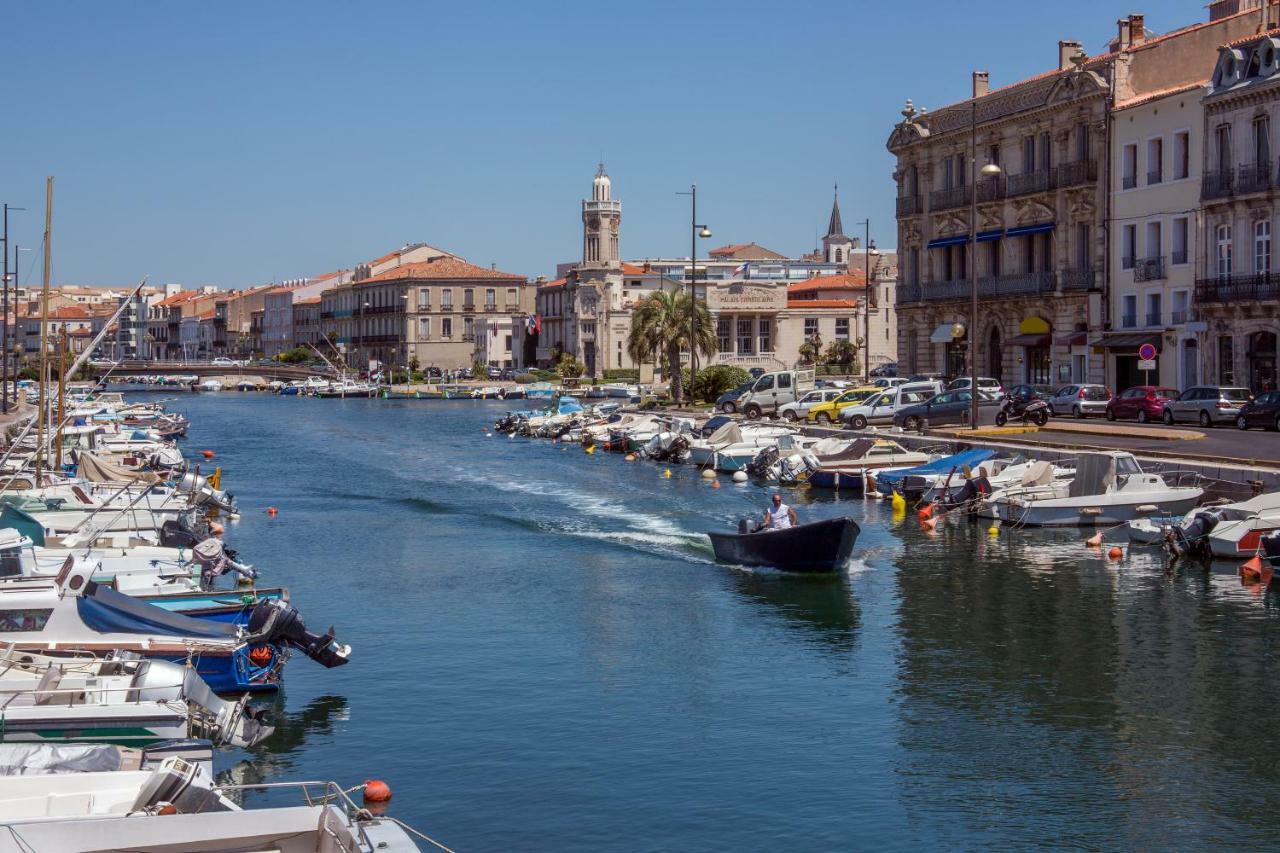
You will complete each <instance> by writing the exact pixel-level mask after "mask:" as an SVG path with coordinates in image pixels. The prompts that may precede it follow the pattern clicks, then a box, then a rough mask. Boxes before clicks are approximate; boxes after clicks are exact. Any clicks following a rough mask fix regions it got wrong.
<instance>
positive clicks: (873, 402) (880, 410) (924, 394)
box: [840, 383, 935, 429]
mask: <svg viewBox="0 0 1280 853" xmlns="http://www.w3.org/2000/svg"><path fill="white" fill-rule="evenodd" d="M933 396H935V390H934V388H933V387H932V385H931V383H916V384H915V385H904V386H903V387H901V388H886V389H885V390H884V391H882V392H881V393H879V394H877V395H875V396H874V397H868V398H867V399H866V400H865V401H863V402H861V403H858V404H857V405H853V406H848V407H847V408H845V409H842V410H841V411H840V420H842V421H844V423H845V425H846V426H847V427H849V428H850V429H866V428H867V427H868V426H871V425H873V424H877V425H878V424H892V423H893V416H894V415H896V414H897V413H898V411H899V410H900V409H904V408H906V407H907V406H915V405H918V404H920V403H923V402H925V401H926V400H928V399H930V398H931V397H933Z"/></svg>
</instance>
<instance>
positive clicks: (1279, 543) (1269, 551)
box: [1258, 530, 1280, 566]
mask: <svg viewBox="0 0 1280 853" xmlns="http://www.w3.org/2000/svg"><path fill="white" fill-rule="evenodd" d="M1258 544H1259V547H1261V548H1262V553H1263V554H1264V555H1265V556H1266V558H1267V561H1268V562H1270V563H1271V565H1273V566H1276V565H1280V530H1273V531H1272V532H1270V533H1264V534H1262V536H1261V538H1259V540H1258Z"/></svg>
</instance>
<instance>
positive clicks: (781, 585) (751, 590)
mask: <svg viewBox="0 0 1280 853" xmlns="http://www.w3.org/2000/svg"><path fill="white" fill-rule="evenodd" d="M726 571H728V573H729V576H730V582H731V583H732V585H733V589H734V590H735V591H737V592H738V593H739V594H741V595H743V596H745V597H746V598H748V599H750V600H751V601H752V602H754V603H758V604H764V605H766V606H767V607H768V608H769V609H770V610H771V611H773V612H775V613H777V614H778V615H780V616H782V617H783V619H785V620H786V622H787V624H788V625H789V626H790V627H792V628H795V629H796V630H798V631H803V632H804V633H805V634H807V635H808V636H809V638H810V639H812V640H815V641H817V642H818V643H821V644H822V645H824V646H828V647H830V648H831V649H832V650H833V651H842V652H848V651H852V650H853V649H854V647H855V646H856V644H857V640H858V627H859V623H860V621H861V611H860V609H859V606H858V599H857V597H856V596H855V595H854V593H853V589H852V587H851V586H850V583H849V579H848V577H846V576H843V575H836V576H831V575H827V576H814V577H803V576H796V575H785V574H782V573H779V572H762V571H755V572H752V571H745V570H742V569H727V570H726Z"/></svg>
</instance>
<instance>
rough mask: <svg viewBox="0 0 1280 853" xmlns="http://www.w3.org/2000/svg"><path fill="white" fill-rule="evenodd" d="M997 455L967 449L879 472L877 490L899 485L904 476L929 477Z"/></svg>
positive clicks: (976, 463) (959, 468) (992, 452)
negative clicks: (911, 465)
mask: <svg viewBox="0 0 1280 853" xmlns="http://www.w3.org/2000/svg"><path fill="white" fill-rule="evenodd" d="M995 455H996V452H995V451H994V450H965V451H962V452H960V453H956V454H954V455H951V456H944V457H942V458H941V459H935V460H933V461H932V462H926V463H925V464H924V465H917V466H916V467H915V468H898V469H895V470H893V471H884V472H883V473H877V474H876V490H877V491H880V492H883V491H884V489H883V488H881V487H882V486H889V487H890V488H894V487H897V486H898V485H900V484H901V483H902V480H903V478H904V477H927V476H929V475H930V474H946V473H948V472H949V471H951V470H952V469H953V468H954V469H955V470H956V471H960V470H962V469H963V468H964V466H965V465H968V466H969V467H970V468H973V467H975V466H977V465H981V464H982V463H983V462H986V461H987V460H988V459H990V458H991V457H992V456H995Z"/></svg>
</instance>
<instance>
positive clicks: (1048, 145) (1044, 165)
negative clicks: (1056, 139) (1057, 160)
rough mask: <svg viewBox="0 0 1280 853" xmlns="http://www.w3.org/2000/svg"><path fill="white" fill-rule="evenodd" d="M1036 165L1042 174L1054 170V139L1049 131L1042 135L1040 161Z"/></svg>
mask: <svg viewBox="0 0 1280 853" xmlns="http://www.w3.org/2000/svg"><path fill="white" fill-rule="evenodd" d="M1036 165H1037V166H1038V167H1039V169H1040V171H1041V172H1047V171H1049V170H1050V169H1052V168H1053V137H1052V136H1050V135H1049V133H1048V132H1047V131H1046V132H1045V133H1042V134H1040V161H1039V162H1038V163H1037V164H1036Z"/></svg>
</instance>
